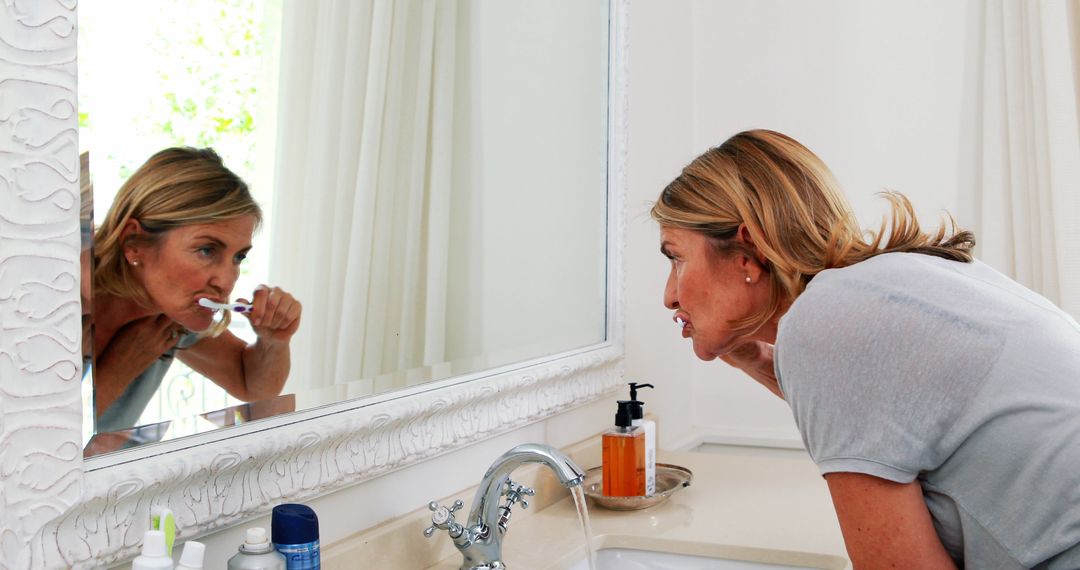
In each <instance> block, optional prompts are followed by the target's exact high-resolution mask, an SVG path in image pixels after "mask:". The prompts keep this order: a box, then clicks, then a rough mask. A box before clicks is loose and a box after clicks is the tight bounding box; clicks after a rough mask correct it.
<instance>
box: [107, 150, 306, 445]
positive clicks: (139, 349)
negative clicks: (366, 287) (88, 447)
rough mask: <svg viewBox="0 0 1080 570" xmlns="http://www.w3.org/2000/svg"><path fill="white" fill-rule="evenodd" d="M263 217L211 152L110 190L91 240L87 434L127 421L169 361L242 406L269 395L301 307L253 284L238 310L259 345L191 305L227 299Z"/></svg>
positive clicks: (178, 156) (150, 165)
mask: <svg viewBox="0 0 1080 570" xmlns="http://www.w3.org/2000/svg"><path fill="white" fill-rule="evenodd" d="M261 220H262V212H261V210H260V208H259V206H258V204H256V203H255V201H254V199H253V198H252V196H251V193H250V192H249V190H248V187H247V184H245V183H244V181H243V180H241V179H240V177H238V176H237V175H236V174H234V173H233V172H232V171H230V170H229V169H228V168H226V167H225V165H224V164H223V163H222V160H221V158H220V157H219V156H218V155H217V154H216V153H215V152H214V151H213V150H212V149H209V148H207V149H194V148H169V149H165V150H163V151H160V152H158V153H157V154H155V155H154V156H152V157H151V158H150V159H149V160H148V161H147V162H146V163H145V164H143V165H142V166H141V167H140V168H139V169H138V170H137V171H136V172H135V173H134V174H133V175H132V176H131V178H130V179H128V181H127V182H126V183H124V185H123V186H122V187H121V188H120V191H119V192H118V193H117V195H116V198H115V200H114V201H113V204H112V207H111V208H110V210H109V213H108V215H107V217H106V219H105V221H104V222H103V223H102V224H101V226H100V228H98V229H97V231H96V232H95V242H94V263H95V265H94V276H93V283H94V299H93V316H94V319H93V321H94V329H93V339H94V359H93V377H94V407H95V415H96V418H97V422H96V431H97V432H99V433H101V432H106V431H114V430H121V429H127V428H130V427H132V426H134V425H135V424H136V423H137V420H138V418H139V417H140V416H141V415H142V413H143V410H144V409H145V407H146V405H147V403H148V402H149V400H150V398H151V397H152V396H153V395H154V392H155V391H156V390H157V388H158V386H159V385H160V384H161V381H162V378H163V377H164V376H165V373H166V371H167V370H168V368H169V365H170V364H171V362H172V360H173V358H174V357H175V358H179V359H180V361H181V362H183V363H184V364H186V365H188V366H190V367H191V368H192V369H194V370H195V371H197V372H199V373H200V374H202V375H204V376H206V377H207V378H209V379H210V380H212V381H213V382H214V383H216V384H218V385H219V386H221V387H222V388H224V389H225V391H227V392H228V393H229V394H230V395H232V396H233V397H235V398H237V399H240V400H243V401H255V400H262V399H266V398H271V397H274V396H277V395H278V394H279V393H280V392H281V390H282V388H283V386H284V384H285V380H286V379H287V378H288V374H289V365H290V360H289V352H290V350H289V342H290V339H291V338H292V336H293V334H294V333H296V330H297V328H298V327H299V325H300V314H301V304H300V302H299V301H297V300H296V299H295V298H294V297H293V296H292V295H290V294H289V293H287V292H285V291H283V290H281V289H280V288H277V287H267V286H262V285H260V286H259V287H257V288H256V289H255V291H254V292H252V293H251V295H250V296H248V297H243V298H239V299H236V301H239V302H243V303H250V304H251V305H252V310H251V311H250V312H249V313H244V317H245V318H247V319H249V321H250V322H251V326H252V329H253V330H254V331H255V334H256V337H257V340H256V341H255V342H254V343H252V344H248V343H247V342H244V341H243V340H241V339H239V338H238V337H236V336H235V335H233V334H232V333H231V332H229V331H228V330H226V329H227V327H228V324H229V322H230V319H231V317H232V314H231V313H229V312H228V311H221V312H215V311H213V310H211V309H208V308H206V307H203V306H201V305H200V304H199V300H200V299H203V298H206V299H210V300H212V301H215V302H218V303H227V302H230V301H232V300H233V299H232V298H231V295H232V293H233V287H234V286H235V285H236V281H237V278H238V277H239V276H240V267H241V263H242V262H243V260H244V258H245V257H246V256H247V254H248V251H249V250H250V249H251V240H252V236H253V234H254V232H255V229H256V228H257V227H258V225H259V223H260V222H261Z"/></svg>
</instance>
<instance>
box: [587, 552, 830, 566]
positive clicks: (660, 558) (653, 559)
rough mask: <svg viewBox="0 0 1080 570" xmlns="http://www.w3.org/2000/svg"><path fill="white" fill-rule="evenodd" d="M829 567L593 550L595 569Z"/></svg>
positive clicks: (687, 555)
mask: <svg viewBox="0 0 1080 570" xmlns="http://www.w3.org/2000/svg"><path fill="white" fill-rule="evenodd" d="M830 558H831V557H830ZM830 567H833V566H832V565H831V564H826V565H823V566H798V565H790V564H771V563H767V562H753V561H747V560H738V559H734V558H717V557H711V556H697V555H693V554H677V553H673V552H659V551H653V550H636V549H632V548H601V549H599V550H597V551H596V568H595V570H616V569H617V570H820V569H822V568H830ZM569 570H589V561H588V560H584V559H582V560H579V561H578V562H577V563H575V564H574V565H573V566H571V567H570V569H569Z"/></svg>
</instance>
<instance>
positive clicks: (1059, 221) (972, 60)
mask: <svg viewBox="0 0 1080 570" xmlns="http://www.w3.org/2000/svg"><path fill="white" fill-rule="evenodd" d="M971 6H972V9H973V12H972V26H971V28H969V43H968V46H969V64H970V65H969V68H970V69H971V72H970V75H969V77H968V78H967V79H968V83H967V90H968V95H967V101H966V113H967V117H966V123H965V135H964V136H965V138H966V140H965V143H966V144H965V145H964V148H965V152H966V156H964V157H963V159H962V164H961V171H962V172H964V174H965V177H966V180H964V178H962V181H963V182H964V188H963V189H962V190H961V196H962V200H961V204H960V210H959V211H960V214H961V219H962V221H965V222H966V223H967V225H969V226H971V227H972V229H973V230H974V231H975V232H976V240H977V242H978V246H977V254H978V256H979V257H980V258H981V259H983V260H984V261H986V262H987V263H989V264H990V265H992V266H994V267H996V268H997V269H998V270H1000V271H1002V272H1004V273H1006V274H1008V275H1010V276H1012V277H1013V278H1015V279H1017V280H1018V281H1020V282H1021V283H1023V284H1024V285H1026V286H1028V287H1030V288H1032V289H1034V290H1035V291H1038V292H1039V293H1041V294H1043V295H1045V296H1046V297H1047V298H1049V299H1050V300H1052V301H1054V302H1055V303H1057V304H1058V305H1059V306H1061V307H1062V308H1064V309H1065V310H1066V311H1068V312H1070V313H1071V314H1072V315H1073V316H1074V317H1076V318H1080V121H1078V115H1077V108H1078V106H1080V97H1078V93H1080V91H1078V88H1077V85H1078V82H1080V76H1078V68H1080V51H1078V49H1077V45H1078V44H1077V42H1078V41H1080V38H1078V37H1077V35H1078V34H1080V25H1078V22H1080V20H1078V18H1080V10H1078V2H1077V1H1076V0H1031V1H1023V2H1021V1H1014V0H986V1H985V2H983V1H975V2H972V4H971Z"/></svg>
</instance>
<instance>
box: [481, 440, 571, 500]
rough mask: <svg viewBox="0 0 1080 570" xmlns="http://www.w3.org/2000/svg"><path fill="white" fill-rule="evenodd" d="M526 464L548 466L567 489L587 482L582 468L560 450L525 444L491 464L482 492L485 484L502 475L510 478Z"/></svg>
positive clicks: (482, 483)
mask: <svg viewBox="0 0 1080 570" xmlns="http://www.w3.org/2000/svg"><path fill="white" fill-rule="evenodd" d="M525 463H543V464H544V465H547V466H548V467H550V468H551V470H552V471H554V472H555V476H556V477H558V478H559V482H560V483H562V485H563V487H566V488H567V489H569V488H571V487H574V486H577V485H580V484H581V482H582V481H584V480H585V473H584V472H583V471H582V470H581V468H580V467H578V466H577V464H576V463H574V462H573V461H571V460H570V458H569V457H567V456H566V454H564V453H563V452H561V451H559V450H558V449H555V448H553V447H548V446H546V445H540V444H538V443H523V444H521V445H519V446H517V447H515V448H513V449H511V450H510V451H507V452H506V453H504V454H502V455H501V456H500V457H499V458H498V459H496V460H495V462H494V463H492V464H491V467H488V470H487V473H484V479H483V481H482V482H481V484H480V490H483V487H484V482H488V481H494V480H495V479H498V478H499V476H501V475H506V476H509V475H510V473H511V472H513V471H514V469H517V468H518V467H520V466H521V465H523V464H525Z"/></svg>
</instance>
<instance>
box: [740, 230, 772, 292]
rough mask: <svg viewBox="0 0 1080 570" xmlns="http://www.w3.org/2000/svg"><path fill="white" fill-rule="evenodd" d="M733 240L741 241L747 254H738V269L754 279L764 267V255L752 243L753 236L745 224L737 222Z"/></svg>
mask: <svg viewBox="0 0 1080 570" xmlns="http://www.w3.org/2000/svg"><path fill="white" fill-rule="evenodd" d="M735 241H737V242H739V243H741V244H742V245H743V246H744V247H745V249H746V251H747V254H744V255H740V256H739V264H740V269H742V270H743V271H744V272H745V273H746V275H748V276H749V277H751V278H752V279H753V280H754V281H756V280H757V279H758V276H760V275H761V272H762V270H763V268H764V267H765V256H764V255H762V253H761V250H760V249H758V247H757V246H756V245H755V244H754V238H753V236H751V235H750V230H749V229H748V228H747V227H746V224H739V229H737V230H735Z"/></svg>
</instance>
